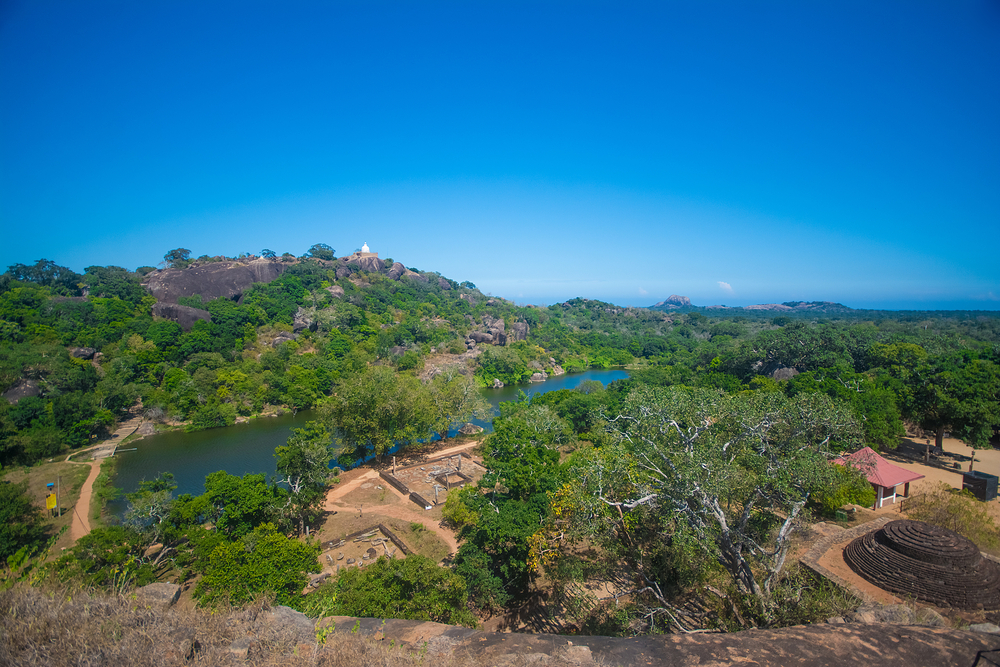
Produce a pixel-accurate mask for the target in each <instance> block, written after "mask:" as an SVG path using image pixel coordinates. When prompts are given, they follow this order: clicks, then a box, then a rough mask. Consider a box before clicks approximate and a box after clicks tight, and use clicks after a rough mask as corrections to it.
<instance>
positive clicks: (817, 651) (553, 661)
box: [316, 616, 996, 667]
mask: <svg viewBox="0 0 1000 667" xmlns="http://www.w3.org/2000/svg"><path fill="white" fill-rule="evenodd" d="M326 627H330V628H331V630H330V632H331V634H335V635H340V634H343V635H347V634H353V635H358V636H361V637H372V638H374V639H377V640H380V641H382V642H386V641H393V642H395V643H398V644H402V645H404V646H409V647H413V648H419V649H420V650H421V651H422V652H425V653H426V654H427V655H428V656H429V657H430V658H431V661H432V664H433V660H434V658H435V657H436V656H451V655H463V654H465V655H468V656H470V658H471V659H470V662H474V663H475V664H480V665H497V666H498V667H500V666H505V667H506V666H508V665H609V664H610V665H650V666H652V667H667V666H668V665H669V666H674V665H678V666H680V665H683V666H688V665H691V666H694V665H715V666H716V667H727V666H729V665H732V666H734V667H735V666H736V665H741V666H742V665H756V666H757V667H786V666H787V665H801V666H802V667H826V666H828V665H839V666H841V667H870V666H871V665H893V666H895V665H972V664H974V663H975V662H976V660H977V658H978V657H979V654H980V652H982V651H989V650H992V649H994V648H996V636H995V635H990V634H982V633H977V632H966V631H962V630H953V629H951V628H934V627H919V626H914V625H885V624H876V625H867V624H855V623H843V624H830V623H819V624H815V625H800V626H795V627H790V628H780V629H776V630H745V631H743V632H733V633H718V632H706V633H697V634H687V635H648V636H638V637H628V638H626V637H601V636H580V635H574V636H572V637H568V636H565V635H543V634H530V633H524V632H515V633H502V632H482V631H479V630H469V629H468V628H461V627H456V626H450V625H441V624H438V623H432V622H428V621H404V620H398V619H385V620H382V619H374V618H361V619H358V618H353V617H347V616H331V617H327V618H323V619H321V620H320V621H319V622H317V624H316V628H317V629H318V630H319V629H322V628H326ZM328 644H332V645H334V646H336V640H334V641H332V642H331V641H330V640H328Z"/></svg>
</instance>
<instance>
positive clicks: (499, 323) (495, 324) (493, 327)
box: [483, 315, 507, 345]
mask: <svg viewBox="0 0 1000 667" xmlns="http://www.w3.org/2000/svg"><path fill="white" fill-rule="evenodd" d="M483 326H484V327H486V330H487V331H489V332H490V335H491V336H492V337H493V344H494V345H506V344H507V331H506V327H505V325H504V321H503V318H502V317H498V318H495V317H493V316H492V315H483Z"/></svg>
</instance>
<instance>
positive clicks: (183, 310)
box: [153, 303, 212, 331]
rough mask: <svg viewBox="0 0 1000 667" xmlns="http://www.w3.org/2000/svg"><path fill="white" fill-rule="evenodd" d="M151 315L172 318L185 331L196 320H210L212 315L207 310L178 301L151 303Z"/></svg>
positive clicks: (188, 329)
mask: <svg viewBox="0 0 1000 667" xmlns="http://www.w3.org/2000/svg"><path fill="white" fill-rule="evenodd" d="M153 315H155V316H156V317H162V318H164V319H168V320H173V321H174V322H177V324H179V325H181V327H183V328H184V330H185V331H190V329H191V327H193V326H194V323H195V322H197V321H198V320H205V321H206V322H211V321H212V315H211V313H209V312H208V311H207V310H202V309H200V308H192V307H191V306H182V305H180V304H178V303H155V304H153Z"/></svg>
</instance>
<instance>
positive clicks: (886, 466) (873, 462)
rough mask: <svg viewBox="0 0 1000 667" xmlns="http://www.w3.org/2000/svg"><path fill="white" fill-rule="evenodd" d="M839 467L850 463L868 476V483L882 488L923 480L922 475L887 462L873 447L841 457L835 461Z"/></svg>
mask: <svg viewBox="0 0 1000 667" xmlns="http://www.w3.org/2000/svg"><path fill="white" fill-rule="evenodd" d="M833 462H834V463H837V464H839V465H844V464H845V463H849V464H851V465H852V466H854V467H855V468H857V469H858V470H860V471H861V472H863V473H865V475H867V476H868V481H869V482H871V483H872V484H875V485H877V486H882V487H893V486H896V485H897V484H904V483H906V482H912V481H914V480H917V479H923V478H924V476H923V475H921V474H920V473H916V472H910V471H909V470H907V469H906V468H900V467H899V466H897V465H893V464H891V463H889V462H888V461H886V460H885V459H884V458H882V457H881V456H879V455H878V454H876V453H875V450H874V449H872V448H871V447H865V448H864V449H859V450H858V451H856V452H854V453H853V454H848V455H847V456H841V457H838V458H836V459H834V461H833Z"/></svg>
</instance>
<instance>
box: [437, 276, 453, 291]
mask: <svg viewBox="0 0 1000 667" xmlns="http://www.w3.org/2000/svg"><path fill="white" fill-rule="evenodd" d="M438 287H440V288H441V289H446V290H450V289H451V283H450V282H448V281H447V280H446V279H444V278H438Z"/></svg>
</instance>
